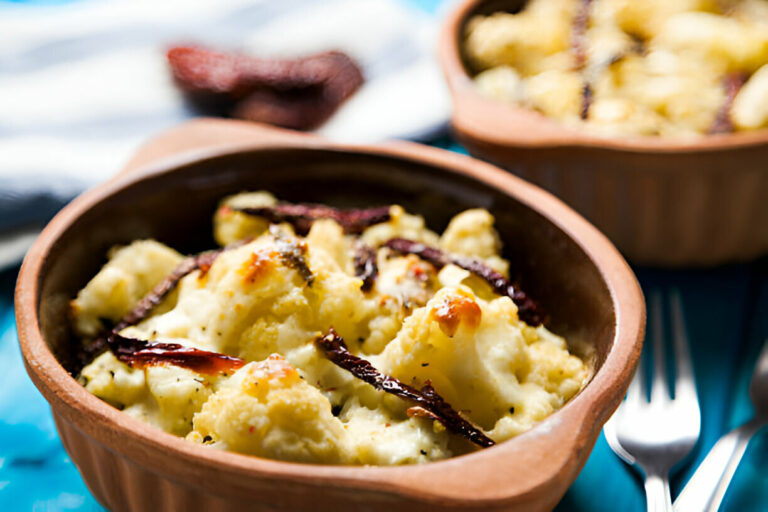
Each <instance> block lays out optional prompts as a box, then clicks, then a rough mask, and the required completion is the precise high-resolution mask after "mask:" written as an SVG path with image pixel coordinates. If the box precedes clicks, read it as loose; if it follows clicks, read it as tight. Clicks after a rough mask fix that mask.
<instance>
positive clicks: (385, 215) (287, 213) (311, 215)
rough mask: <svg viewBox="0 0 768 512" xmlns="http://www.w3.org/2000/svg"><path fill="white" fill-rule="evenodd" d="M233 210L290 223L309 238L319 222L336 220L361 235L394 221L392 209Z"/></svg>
mask: <svg viewBox="0 0 768 512" xmlns="http://www.w3.org/2000/svg"><path fill="white" fill-rule="evenodd" d="M232 210H235V211H238V212H241V213H245V214H246V215H254V216H256V217H264V218H265V219H267V220H268V221H269V222H272V223H280V222H287V223H289V224H291V225H292V226H293V227H294V229H295V230H296V233H298V234H300V235H306V234H307V233H309V229H310V228H311V227H312V224H313V223H314V222H315V221H316V220H320V219H332V220H335V221H336V222H338V223H339V224H340V225H341V227H342V228H343V229H344V232H345V233H348V234H360V233H362V232H363V230H364V229H365V228H368V227H370V226H373V225H374V224H381V223H382V222H387V221H388V220H389V219H390V215H389V206H381V207H378V208H366V209H350V210H340V209H337V208H333V207H330V206H325V205H322V204H287V203H286V204H278V205H276V206H262V207H258V208H232Z"/></svg>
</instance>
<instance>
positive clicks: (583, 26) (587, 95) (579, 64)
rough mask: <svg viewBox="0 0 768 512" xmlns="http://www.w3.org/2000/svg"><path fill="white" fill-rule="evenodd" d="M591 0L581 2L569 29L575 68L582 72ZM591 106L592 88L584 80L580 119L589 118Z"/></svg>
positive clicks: (585, 62)
mask: <svg viewBox="0 0 768 512" xmlns="http://www.w3.org/2000/svg"><path fill="white" fill-rule="evenodd" d="M591 4H592V1H591V0H581V2H580V3H579V8H578V11H576V15H575V16H574V17H573V25H572V28H571V48H573V55H574V60H575V68H576V69H577V70H583V69H584V67H585V66H586V64H587V51H588V48H587V42H588V41H587V28H588V27H589V16H590V9H591ZM591 105H592V87H591V86H590V85H589V81H587V80H586V79H585V80H584V87H583V88H582V90H581V110H580V117H581V118H582V119H587V118H588V117H589V107H590V106H591Z"/></svg>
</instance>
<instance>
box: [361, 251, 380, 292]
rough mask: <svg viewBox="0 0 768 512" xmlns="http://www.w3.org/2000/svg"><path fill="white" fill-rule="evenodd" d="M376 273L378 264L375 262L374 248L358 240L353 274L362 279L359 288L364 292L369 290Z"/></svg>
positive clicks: (374, 280) (371, 287)
mask: <svg viewBox="0 0 768 512" xmlns="http://www.w3.org/2000/svg"><path fill="white" fill-rule="evenodd" d="M378 273H379V266H378V264H377V262H376V249H374V248H373V247H371V246H370V245H368V244H366V243H364V242H361V241H358V243H357V244H356V246H355V276H357V277H359V278H360V279H362V280H363V286H361V287H360V289H361V290H363V291H364V292H369V291H371V290H372V289H373V285H374V283H375V282H376V277H377V276H378Z"/></svg>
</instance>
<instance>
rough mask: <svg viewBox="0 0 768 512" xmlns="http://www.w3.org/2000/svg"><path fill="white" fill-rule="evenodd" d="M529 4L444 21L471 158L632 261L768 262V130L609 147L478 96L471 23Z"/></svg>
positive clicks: (491, 3) (471, 1) (506, 0)
mask: <svg viewBox="0 0 768 512" xmlns="http://www.w3.org/2000/svg"><path fill="white" fill-rule="evenodd" d="M524 4H525V0H501V1H500V0H465V1H464V2H462V3H461V4H460V5H459V6H458V7H457V8H456V9H455V10H454V11H453V12H452V13H451V14H450V15H449V16H448V18H447V19H446V20H445V22H444V26H443V29H442V33H441V36H440V48H439V53H440V61H441V64H442V66H443V71H444V73H445V76H446V79H447V81H448V85H449V88H450V89H451V94H452V97H453V106H454V112H453V118H452V122H453V127H454V129H455V132H456V135H457V136H458V138H459V139H460V141H461V142H462V143H463V144H464V145H465V146H466V147H467V148H468V149H469V151H470V152H471V153H472V154H473V155H476V156H479V157H482V158H484V159H486V160H489V161H491V162H494V163H496V164H498V165H500V166H502V167H504V168H506V169H509V170H511V171H513V172H514V173H516V174H517V175H519V176H521V177H523V178H525V179H527V180H529V181H531V182H533V183H535V184H537V185H539V186H542V187H544V188H546V189H548V190H549V191H551V192H553V193H554V194H555V195H557V196H558V197H560V198H561V199H563V200H564V201H565V202H566V203H568V204H570V205H571V206H573V207H574V208H575V209H576V210H578V211H579V212H580V213H581V214H583V215H584V216H585V217H586V218H587V219H588V220H590V221H591V222H593V223H594V224H595V225H596V226H597V227H598V228H599V229H600V230H601V231H603V232H604V233H605V234H606V235H607V236H608V237H609V238H610V239H611V240H613V242H614V243H615V244H616V245H617V246H618V248H619V249H620V250H621V251H622V252H623V253H624V254H625V255H626V256H627V257H628V258H629V259H630V260H632V261H633V262H636V263H642V264H654V265H672V266H679V265H712V264H717V263H723V262H726V261H737V260H749V259H751V258H755V257H757V256H759V255H762V254H765V253H768V222H765V219H768V200H766V198H768V165H766V162H768V130H765V129H764V130H757V131H754V132H742V133H735V134H726V135H711V136H705V137H700V138H692V139H677V140H675V139H668V138H661V137H630V138H618V137H617V138H606V137H600V136H597V135H592V134H590V133H588V132H585V131H583V130H578V129H574V128H570V127H567V126H564V125H562V124H561V123H558V122H557V121H554V120H552V119H549V118H547V117H545V116H544V115H542V114H539V113H538V112H535V111H533V110H529V109H524V108H521V107H518V106H515V105H511V104H506V103H503V102H500V101H496V100H493V99H490V98H486V97H483V96H481V95H480V94H479V93H478V92H477V91H476V89H475V86H474V83H473V81H472V77H471V76H470V72H469V70H468V69H467V67H466V65H465V63H464V60H463V58H462V55H461V41H462V38H463V36H462V34H463V33H464V26H465V24H466V22H467V20H468V19H469V18H471V17H472V16H473V15H475V14H490V13H493V12H497V11H509V12H515V11H517V10H519V9H520V8H521V7H522V6H523V5H524Z"/></svg>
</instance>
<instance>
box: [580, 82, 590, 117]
mask: <svg viewBox="0 0 768 512" xmlns="http://www.w3.org/2000/svg"><path fill="white" fill-rule="evenodd" d="M591 106H592V86H591V85H589V82H584V87H583V88H582V90H581V112H579V117H581V119H587V118H588V117H589V107H591Z"/></svg>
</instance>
